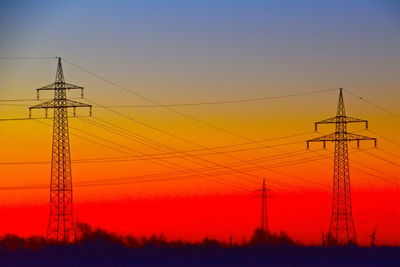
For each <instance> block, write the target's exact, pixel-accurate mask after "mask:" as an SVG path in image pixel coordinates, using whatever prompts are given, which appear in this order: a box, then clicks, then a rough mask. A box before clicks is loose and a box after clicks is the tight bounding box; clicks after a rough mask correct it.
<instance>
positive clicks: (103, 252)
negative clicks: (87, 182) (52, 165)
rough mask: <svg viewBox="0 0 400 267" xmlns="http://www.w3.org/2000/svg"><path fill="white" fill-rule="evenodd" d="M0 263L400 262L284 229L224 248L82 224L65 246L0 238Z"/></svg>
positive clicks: (398, 252) (391, 251) (387, 253)
mask: <svg viewBox="0 0 400 267" xmlns="http://www.w3.org/2000/svg"><path fill="white" fill-rule="evenodd" d="M0 266H400V247H387V246H378V247H358V246H355V245H352V246H342V247H335V246H330V247H317V246H304V245H302V244H301V243H298V242H295V241H293V240H292V239H291V238H290V237H289V236H287V235H286V234H285V233H279V234H273V233H266V232H263V231H262V230H260V229H256V230H255V231H254V234H253V236H252V238H251V239H250V240H248V241H244V242H242V243H241V244H234V245H233V246H232V247H229V244H227V243H221V242H219V241H217V240H212V239H204V240H203V241H201V242H197V243H189V242H182V241H167V240H166V239H165V237H164V236H163V235H158V236H155V235H154V236H151V237H142V238H140V239H138V238H135V237H132V236H119V235H115V234H111V233H108V232H106V231H104V230H101V229H92V228H91V227H90V226H88V225H81V236H80V238H79V241H77V242H76V243H73V244H67V245H61V244H49V243H47V242H46V240H45V239H44V238H43V237H30V238H21V237H18V236H15V235H4V236H3V237H0Z"/></svg>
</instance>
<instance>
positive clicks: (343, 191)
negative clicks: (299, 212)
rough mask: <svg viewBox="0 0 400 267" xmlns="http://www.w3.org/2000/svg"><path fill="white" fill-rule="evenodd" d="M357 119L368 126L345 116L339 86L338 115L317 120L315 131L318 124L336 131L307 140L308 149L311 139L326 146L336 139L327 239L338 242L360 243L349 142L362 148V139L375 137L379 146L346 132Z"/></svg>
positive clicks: (363, 121)
mask: <svg viewBox="0 0 400 267" xmlns="http://www.w3.org/2000/svg"><path fill="white" fill-rule="evenodd" d="M357 122H362V123H365V127H366V128H367V129H368V121H366V120H361V119H356V118H352V117H348V116H346V112H345V108H344V101H343V92H342V88H340V92H339V102H338V107H337V113H336V116H335V117H333V118H329V119H326V120H322V121H319V122H316V123H315V131H317V127H318V125H319V124H335V126H336V131H335V132H334V133H332V134H327V135H324V136H321V137H318V138H315V139H311V140H307V148H309V143H310V142H322V143H323V146H324V148H325V143H326V142H335V155H334V170H333V191H332V193H333V197H332V217H331V224H330V228H329V236H328V239H329V240H330V241H331V242H333V243H334V244H335V245H346V244H349V243H356V242H357V239H356V230H355V227H354V221H353V215H352V206H351V190H350V168H349V155H348V143H349V142H351V141H357V146H358V147H359V145H360V141H361V140H373V141H374V142H375V146H376V138H372V137H368V136H363V135H358V134H353V133H349V132H347V124H348V123H357Z"/></svg>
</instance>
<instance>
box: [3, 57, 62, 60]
mask: <svg viewBox="0 0 400 267" xmlns="http://www.w3.org/2000/svg"><path fill="white" fill-rule="evenodd" d="M57 58H58V57H0V60H41V59H57Z"/></svg>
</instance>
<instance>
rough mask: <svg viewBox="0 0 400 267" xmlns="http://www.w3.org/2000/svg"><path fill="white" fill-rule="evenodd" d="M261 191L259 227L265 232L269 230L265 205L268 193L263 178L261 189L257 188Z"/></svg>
mask: <svg viewBox="0 0 400 267" xmlns="http://www.w3.org/2000/svg"><path fill="white" fill-rule="evenodd" d="M257 191H260V192H261V196H260V197H261V218H260V219H261V223H260V229H262V230H263V231H265V232H269V228H268V206H267V198H269V195H267V191H269V190H267V186H266V183H265V179H263V185H262V187H261V189H259V190H257Z"/></svg>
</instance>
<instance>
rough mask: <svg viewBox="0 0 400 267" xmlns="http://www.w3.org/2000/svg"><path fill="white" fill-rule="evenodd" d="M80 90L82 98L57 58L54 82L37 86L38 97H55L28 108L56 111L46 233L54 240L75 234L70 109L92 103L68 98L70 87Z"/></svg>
mask: <svg viewBox="0 0 400 267" xmlns="http://www.w3.org/2000/svg"><path fill="white" fill-rule="evenodd" d="M72 89H79V90H81V96H82V97H83V87H80V86H77V85H73V84H69V83H66V82H65V81H64V73H63V69H62V65H61V58H60V57H59V58H58V65H57V73H56V79H55V82H54V83H52V84H50V85H47V86H45V87H42V88H39V89H36V90H37V98H38V99H39V92H40V91H42V90H50V91H54V99H52V100H49V101H46V102H43V103H41V104H38V105H36V106H32V107H30V108H29V117H31V111H32V109H45V113H46V117H47V111H48V109H53V110H54V116H53V145H52V159H51V179H50V217H49V223H48V227H47V232H46V239H47V240H48V241H53V242H54V241H55V242H71V241H73V240H74V237H75V225H74V219H73V214H72V173H71V156H70V146H69V130H68V108H73V114H74V116H75V109H76V108H77V107H89V108H90V113H91V108H92V106H91V105H87V104H84V103H80V102H77V101H73V100H69V99H67V93H66V91H67V90H72Z"/></svg>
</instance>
